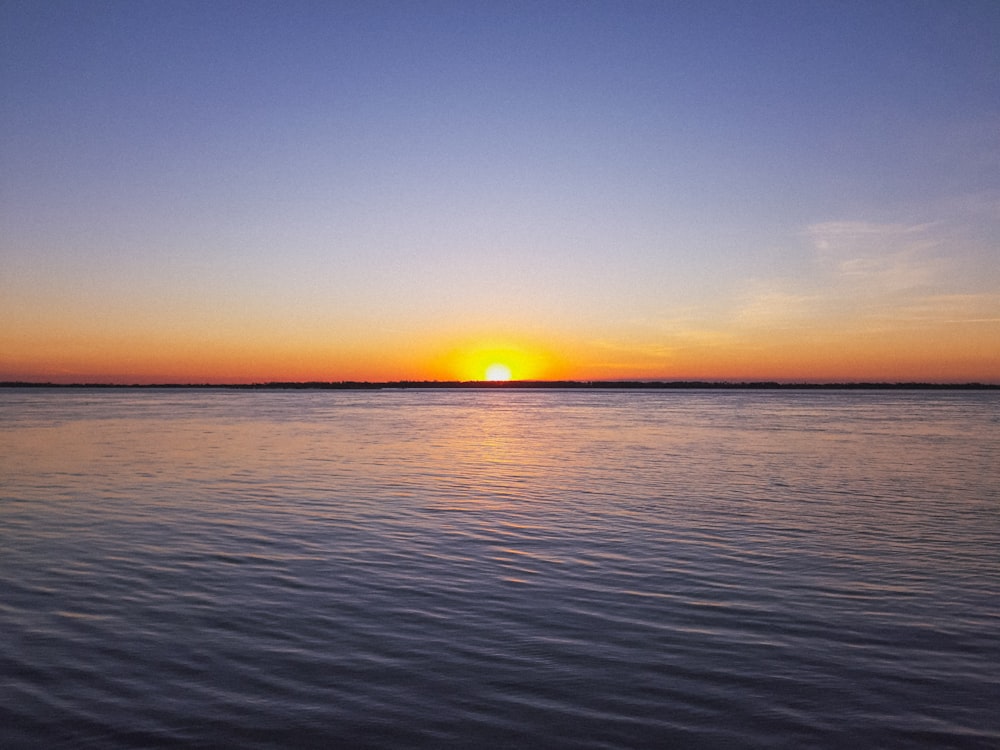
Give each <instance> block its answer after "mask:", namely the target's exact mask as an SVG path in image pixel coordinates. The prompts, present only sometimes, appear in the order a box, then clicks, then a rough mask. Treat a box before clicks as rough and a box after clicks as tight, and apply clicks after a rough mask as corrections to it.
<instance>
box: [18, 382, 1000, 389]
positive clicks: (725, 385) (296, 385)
mask: <svg viewBox="0 0 1000 750" xmlns="http://www.w3.org/2000/svg"><path fill="white" fill-rule="evenodd" d="M0 388H52V389H68V388H70V389H71V388H105V389H138V390H155V389H169V388H174V389H200V390H210V389H216V390H341V391H363V390H450V389H491V390H497V389H501V390H511V389H513V390H527V389H534V390H551V389H558V390H871V391H885V390H920V391H948V390H958V391H992V390H1000V384H997V383H975V382H974V383H920V382H898V383H888V382H842V383H836V382H834V383H779V382H776V381H709V380H510V381H483V380H469V381H457V380H455V381H450V380H448V381H446V380H420V381H417V380H399V381H387V382H366V381H330V382H323V381H309V382H280V381H273V382H267V383H155V384H139V383H134V384H125V383H49V382H41V383H39V382H24V381H5V382H0Z"/></svg>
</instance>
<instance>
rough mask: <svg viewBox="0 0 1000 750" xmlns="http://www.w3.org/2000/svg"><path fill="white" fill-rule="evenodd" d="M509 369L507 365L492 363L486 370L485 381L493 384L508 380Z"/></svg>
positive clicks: (509, 375) (509, 376)
mask: <svg viewBox="0 0 1000 750" xmlns="http://www.w3.org/2000/svg"><path fill="white" fill-rule="evenodd" d="M510 378H511V374H510V368H509V367H507V365H504V364H501V363H499V362H494V363H493V364H492V365H490V366H489V367H487V368H486V379H487V380H491V381H493V382H498V381H501V380H510Z"/></svg>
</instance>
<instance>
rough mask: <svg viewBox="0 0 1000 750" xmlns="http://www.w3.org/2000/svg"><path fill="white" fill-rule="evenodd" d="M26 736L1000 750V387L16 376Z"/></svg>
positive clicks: (15, 726)
mask: <svg viewBox="0 0 1000 750" xmlns="http://www.w3.org/2000/svg"><path fill="white" fill-rule="evenodd" d="M0 634H2V638H0V747H3V748H5V750H6V749H9V748H21V747H24V748H28V747H31V748H34V747H44V748H60V747H62V748H90V747H205V748H208V747H240V748H285V747H288V748H302V747H544V748H551V747H574V748H577V747H580V748H588V747H592V748H624V747H790V748H799V747H843V746H851V745H854V746H857V747H880V746H881V747H892V748H897V747H982V748H986V747H992V748H995V747H998V746H1000V711H998V710H997V707H998V706H1000V394H998V393H995V392H994V393H988V392H979V393H970V392H943V393H938V392H864V393H859V392H753V391H748V392H739V391H725V392H717V391H705V392H698V391H680V392H628V391H622V392H580V391H565V392H560V391H497V390H481V391H433V392H412V391H406V392H401V391H397V392H393V391H384V392H334V391H312V392H302V391H297V392H230V391H184V390H177V391H98V390H95V391H86V390H72V391H31V390H16V389H9V390H0Z"/></svg>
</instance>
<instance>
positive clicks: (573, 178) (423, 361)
mask: <svg viewBox="0 0 1000 750" xmlns="http://www.w3.org/2000/svg"><path fill="white" fill-rule="evenodd" d="M998 39H1000V2H996V1H995V0H987V1H985V2H972V1H969V2H962V1H960V0H949V1H946V2H919V1H918V0H909V1H907V2H840V1H834V0H831V1H830V2H808V1H807V0H794V1H793V0H790V1H789V2H720V3H713V2H667V1H663V2H650V3H645V2H606V3H602V2H585V1H582V0H581V1H579V2H567V3H562V2H544V1H543V2H531V3H518V2H488V3H474V2H454V3H436V2H426V3H425V2H395V3H378V2H357V3H337V2H315V3H302V2H300V3H296V2H266V3H258V2H238V3H227V2H191V3H185V2H173V1H171V2H142V1H136V2H89V1H84V2H42V1H39V0H33V1H31V2H12V1H10V0H0V94H2V117H0V380H18V379H19V380H53V381H62V382H77V381H83V380H103V381H115V382H214V381H241V382H245V381H264V380H335V381H339V380H398V379H421V380H422V379H473V378H479V377H482V373H483V372H484V371H485V367H486V366H487V365H488V364H490V363H491V362H493V361H502V362H505V363H507V364H508V365H509V366H510V367H511V369H512V370H513V374H514V377H520V378H577V379H591V378H594V379H597V378H615V379H617V378H658V379H659V378H663V379H686V378H711V379H778V380H869V379H875V380H893V381H894V380H929V381H941V380H945V381H967V380H980V381H989V382H1000V44H998V41H997V40H998Z"/></svg>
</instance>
